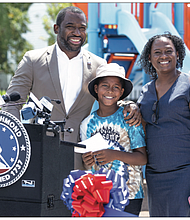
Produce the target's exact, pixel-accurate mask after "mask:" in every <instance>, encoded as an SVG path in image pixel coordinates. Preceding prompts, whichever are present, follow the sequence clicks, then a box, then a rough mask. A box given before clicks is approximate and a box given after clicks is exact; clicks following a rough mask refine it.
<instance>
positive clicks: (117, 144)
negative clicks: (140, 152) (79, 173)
mask: <svg viewBox="0 0 190 220" xmlns="http://www.w3.org/2000/svg"><path fill="white" fill-rule="evenodd" d="M98 132H99V133H100V134H101V135H102V136H103V138H104V139H105V140H107V141H108V144H109V146H110V147H109V149H113V150H119V151H125V152H132V149H136V148H140V147H144V146H145V134H144V131H143V127H142V125H140V126H138V127H135V126H131V127H130V126H129V125H128V124H126V122H125V120H124V116H123V107H119V109H118V110H117V111H116V112H115V113H114V114H113V115H110V116H108V117H99V116H98V115H97V111H94V112H92V113H91V115H89V116H88V117H87V118H85V119H84V120H83V121H82V123H81V126H80V137H81V140H82V141H84V140H86V139H88V138H90V137H92V136H93V135H95V134H96V133H98ZM103 167H106V168H107V169H113V170H114V171H115V172H117V173H118V174H120V175H121V176H123V177H124V178H125V179H126V182H127V185H128V189H129V199H139V198H144V193H143V188H142V167H141V166H133V165H128V164H126V163H124V162H122V161H119V160H114V161H112V162H110V163H107V164H106V165H104V166H103ZM100 168H101V166H100V165H98V164H96V165H93V167H92V169H91V170H92V172H95V171H96V170H99V169H100Z"/></svg>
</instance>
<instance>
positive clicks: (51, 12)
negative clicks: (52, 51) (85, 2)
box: [43, 3, 72, 45]
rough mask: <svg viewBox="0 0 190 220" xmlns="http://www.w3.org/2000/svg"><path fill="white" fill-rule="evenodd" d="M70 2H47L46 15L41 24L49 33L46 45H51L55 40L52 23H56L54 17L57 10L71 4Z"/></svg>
mask: <svg viewBox="0 0 190 220" xmlns="http://www.w3.org/2000/svg"><path fill="white" fill-rule="evenodd" d="M71 5H72V3H47V13H48V15H47V16H46V15H45V16H44V17H43V25H44V28H45V30H46V32H47V33H48V35H49V38H48V45H52V44H53V43H55V41H56V35H55V34H54V31H53V24H55V23H56V17H57V14H58V12H59V11H60V10H61V9H63V8H66V7H69V6H71Z"/></svg>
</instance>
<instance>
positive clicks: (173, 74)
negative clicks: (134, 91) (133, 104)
mask: <svg viewBox="0 0 190 220" xmlns="http://www.w3.org/2000/svg"><path fill="white" fill-rule="evenodd" d="M184 57H185V47H184V42H183V41H182V39H181V38H179V37H177V36H174V35H171V34H170V33H166V34H162V35H156V36H153V37H152V38H150V39H149V41H148V42H147V44H146V45H145V47H144V50H143V52H142V54H141V57H140V59H139V64H140V66H141V67H142V68H143V69H144V70H145V73H147V74H149V75H151V76H152V77H153V80H151V81H150V82H149V83H147V84H146V85H145V86H143V88H142V92H141V95H140V97H139V99H138V101H137V102H138V104H139V106H140V109H141V114H142V118H143V120H144V121H145V123H146V125H145V128H146V142H147V155H148V163H147V165H146V180H147V187H148V202H149V212H150V216H151V217H174V216H175V217H177V216H178V217H179V216H180V217H182V216H190V205H189V202H188V197H189V196H190V105H189V102H190V75H188V74H186V73H183V72H180V71H179V68H182V66H183V60H184ZM189 62H190V61H189Z"/></svg>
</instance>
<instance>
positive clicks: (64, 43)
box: [58, 36, 84, 51]
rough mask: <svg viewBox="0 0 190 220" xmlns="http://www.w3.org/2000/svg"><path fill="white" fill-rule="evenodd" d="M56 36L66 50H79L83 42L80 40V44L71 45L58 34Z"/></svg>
mask: <svg viewBox="0 0 190 220" xmlns="http://www.w3.org/2000/svg"><path fill="white" fill-rule="evenodd" d="M58 38H59V43H60V44H61V47H63V48H65V49H66V50H68V51H79V50H80V49H81V47H82V45H83V43H84V42H81V44H80V45H78V46H72V45H70V44H69V43H68V41H67V40H65V39H63V38H61V37H60V36H58Z"/></svg>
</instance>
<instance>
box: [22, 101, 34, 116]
mask: <svg viewBox="0 0 190 220" xmlns="http://www.w3.org/2000/svg"><path fill="white" fill-rule="evenodd" d="M36 115H37V107H36V105H35V103H34V102H28V103H27V104H26V105H25V106H24V107H23V108H22V109H21V116H22V119H23V120H29V119H31V118H34V117H35V116H36Z"/></svg>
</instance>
